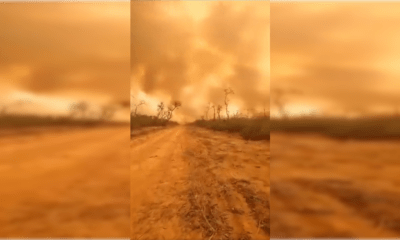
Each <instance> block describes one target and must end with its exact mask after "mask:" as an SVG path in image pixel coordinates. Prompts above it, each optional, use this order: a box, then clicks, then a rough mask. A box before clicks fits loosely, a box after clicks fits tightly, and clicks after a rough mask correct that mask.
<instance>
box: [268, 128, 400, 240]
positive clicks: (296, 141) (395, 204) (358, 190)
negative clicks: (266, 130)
mask: <svg viewBox="0 0 400 240" xmlns="http://www.w3.org/2000/svg"><path fill="white" fill-rule="evenodd" d="M399 146H400V142H399V141H383V140H382V141H375V142H372V141H364V142H363V141H355V140H349V141H340V140H334V139H330V138H327V137H322V136H310V135H301V134H279V133H271V152H272V153H271V237H285V238H310V237H319V238H328V237H336V238H339V237H345V238H385V237H398V236H399V235H400V174H399V173H400V161H399V160H400V148H399Z"/></svg>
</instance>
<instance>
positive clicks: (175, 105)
mask: <svg viewBox="0 0 400 240" xmlns="http://www.w3.org/2000/svg"><path fill="white" fill-rule="evenodd" d="M180 106H182V103H181V102H180V101H174V102H172V104H171V105H170V106H169V107H168V115H167V120H168V121H169V120H170V119H171V118H172V114H173V112H174V111H175V109H177V108H179V107H180Z"/></svg>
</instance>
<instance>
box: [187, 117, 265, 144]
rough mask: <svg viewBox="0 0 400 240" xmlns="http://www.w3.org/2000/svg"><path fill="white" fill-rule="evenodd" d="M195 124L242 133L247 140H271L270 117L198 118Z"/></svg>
mask: <svg viewBox="0 0 400 240" xmlns="http://www.w3.org/2000/svg"><path fill="white" fill-rule="evenodd" d="M194 124H195V125H197V126H200V127H205V128H209V129H212V130H216V131H226V132H231V133H234V132H235V133H240V135H241V136H242V137H243V138H244V139H246V140H269V139H270V134H269V132H270V120H269V117H257V118H231V119H221V120H215V121H214V120H207V121H206V120H197V121H195V122H194Z"/></svg>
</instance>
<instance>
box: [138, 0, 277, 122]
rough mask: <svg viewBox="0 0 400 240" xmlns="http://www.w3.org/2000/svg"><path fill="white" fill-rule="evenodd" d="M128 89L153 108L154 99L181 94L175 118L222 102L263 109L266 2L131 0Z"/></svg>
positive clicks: (197, 113)
mask: <svg viewBox="0 0 400 240" xmlns="http://www.w3.org/2000/svg"><path fill="white" fill-rule="evenodd" d="M131 25H132V31H131V39H132V45H131V67H132V73H131V92H132V95H134V96H135V98H136V100H145V101H147V103H148V104H147V106H146V107H144V108H143V109H142V113H147V114H155V110H156V106H157V103H158V102H159V101H164V102H165V103H168V102H169V101H170V100H180V101H182V104H183V105H182V108H181V109H179V110H177V111H176V115H175V117H174V118H173V119H175V120H178V121H180V120H187V121H191V120H194V119H195V118H200V116H201V115H203V114H204V111H205V110H204V109H205V106H206V105H207V103H208V102H213V103H215V104H223V99H224V92H223V89H224V88H226V87H231V88H232V89H233V91H234V92H235V94H234V95H232V96H231V97H230V98H231V109H230V111H231V113H233V112H235V111H236V110H237V109H242V110H243V111H245V109H247V108H255V109H256V110H258V111H261V110H262V109H263V106H264V105H265V106H266V107H267V108H268V109H269V68H270V63H269V39H270V37H269V2H268V1H253V2H247V1H245V2H239V1H230V2H215V1H182V2H173V1H166V2H161V1H132V3H131Z"/></svg>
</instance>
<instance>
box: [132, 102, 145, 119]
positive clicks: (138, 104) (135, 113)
mask: <svg viewBox="0 0 400 240" xmlns="http://www.w3.org/2000/svg"><path fill="white" fill-rule="evenodd" d="M142 105H146V102H145V101H144V100H140V101H139V103H136V104H134V106H135V111H134V113H133V114H134V116H137V111H138V109H139V107H140V106H142Z"/></svg>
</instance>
